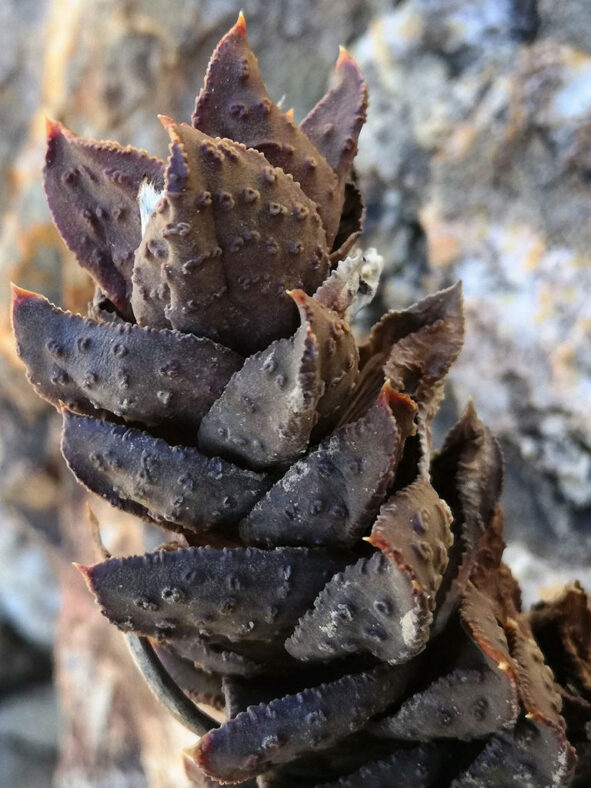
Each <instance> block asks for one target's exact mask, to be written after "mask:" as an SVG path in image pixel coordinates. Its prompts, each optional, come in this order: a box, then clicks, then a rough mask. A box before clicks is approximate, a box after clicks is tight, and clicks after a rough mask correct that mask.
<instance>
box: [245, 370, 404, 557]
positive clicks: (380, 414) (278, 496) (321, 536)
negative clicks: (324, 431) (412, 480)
mask: <svg viewBox="0 0 591 788" xmlns="http://www.w3.org/2000/svg"><path fill="white" fill-rule="evenodd" d="M414 414H415V406H414V405H413V403H412V402H411V400H409V399H408V397H401V396H400V395H398V394H396V392H394V391H392V389H391V388H390V387H389V386H387V385H386V386H385V387H384V390H383V392H382V394H381V395H380V397H379V398H378V401H377V402H376V404H375V405H374V406H373V407H372V408H371V409H370V410H369V411H368V413H367V414H366V415H365V416H364V417H363V418H361V419H358V420H357V421H356V422H353V423H352V424H348V425H346V426H345V427H341V429H339V430H337V431H336V432H335V433H334V434H333V435H331V436H330V437H327V438H325V439H324V440H323V441H322V442H321V443H320V444H319V446H318V447H317V448H316V449H315V450H313V451H311V452H310V453H309V454H308V455H307V456H306V457H305V458H304V459H302V460H300V461H298V462H297V463H295V464H294V465H292V466H291V468H290V469H289V470H288V471H287V473H286V474H285V476H283V478H282V479H280V480H279V481H278V482H277V483H276V484H275V485H274V486H273V487H272V488H271V489H270V491H269V492H268V494H267V495H266V496H265V497H264V498H262V499H261V500H260V501H259V503H258V504H257V505H256V506H255V507H254V508H253V509H252V511H251V513H250V514H249V515H248V517H247V518H246V519H245V520H244V521H243V523H242V524H241V526H240V535H241V537H242V539H243V540H244V541H245V542H246V543H247V544H259V545H263V546H266V547H271V546H273V545H278V544H293V545H297V544H304V545H332V546H334V547H342V548H343V547H344V548H347V547H351V546H353V545H354V544H355V542H357V541H359V539H360V538H361V537H362V536H363V534H364V532H366V530H367V528H368V526H369V525H370V524H371V522H372V520H373V518H374V517H375V515H376V513H377V511H378V508H379V506H380V503H381V502H382V500H383V499H384V496H385V495H386V493H387V490H388V487H389V485H390V484H391V482H392V479H393V476H394V472H395V470H396V466H397V464H398V462H399V460H400V457H401V456H402V449H403V447H404V441H405V439H406V437H407V436H408V434H409V433H410V432H411V431H412V429H413V418H414Z"/></svg>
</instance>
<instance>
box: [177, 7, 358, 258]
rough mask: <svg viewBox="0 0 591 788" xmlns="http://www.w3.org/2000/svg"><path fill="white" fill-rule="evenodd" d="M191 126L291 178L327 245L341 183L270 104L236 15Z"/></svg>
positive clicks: (334, 230) (215, 55)
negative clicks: (254, 153) (243, 148)
mask: <svg viewBox="0 0 591 788" xmlns="http://www.w3.org/2000/svg"><path fill="white" fill-rule="evenodd" d="M192 120H193V125H194V126H195V128H197V129H200V131H203V132H205V133H206V134H209V135H210V136H212V137H227V138H229V139H232V140H236V141H237V142H242V143H244V144H245V145H247V146H248V147H249V148H256V149H257V150H259V151H261V153H263V154H264V155H265V157H266V159H267V160H268V161H269V162H270V163H271V164H272V165H273V166H274V167H280V168H281V169H282V170H283V171H284V172H286V173H289V174H290V175H293V177H294V180H296V181H297V182H298V183H299V184H300V186H301V187H302V189H303V191H304V193H305V194H306V195H307V196H308V197H309V198H310V199H311V200H312V201H313V202H314V203H315V204H316V205H317V206H318V210H319V211H320V215H321V216H322V221H323V225H324V228H325V230H326V238H327V243H328V247H329V248H331V247H332V242H333V240H334V238H335V235H336V233H337V228H338V226H339V219H340V216H341V211H342V208H343V200H344V183H339V179H338V177H337V175H336V173H335V172H334V171H333V170H332V168H331V166H330V165H329V164H328V162H327V161H326V159H325V158H324V157H323V156H322V154H321V153H320V151H319V150H318V149H317V148H316V146H315V145H314V144H313V143H312V142H311V141H310V139H309V138H308V136H307V135H306V134H304V132H303V131H301V130H300V129H299V127H298V126H296V124H295V123H294V122H293V120H292V119H291V118H290V117H289V116H287V115H285V114H284V113H282V112H281V110H280V109H279V107H278V106H277V105H276V104H275V103H274V102H273V101H272V100H271V98H270V97H269V94H268V92H267V88H266V87H265V83H264V82H263V79H262V76H261V73H260V71H259V67H258V63H257V59H256V57H255V55H254V53H253V52H252V50H251V49H250V47H249V45H248V39H247V36H246V23H245V21H244V17H243V16H240V17H239V19H238V22H237V23H236V24H235V25H234V27H233V28H232V29H231V30H230V31H229V32H228V33H227V34H226V35H225V36H224V37H223V38H222V40H221V41H220V43H219V44H218V46H217V47H216V49H215V51H214V53H213V55H212V57H211V60H210V62H209V67H208V69H207V75H206V77H205V85H204V87H203V89H202V90H201V93H200V94H199V96H198V98H197V102H196V104H195V112H194V113H193V118H192Z"/></svg>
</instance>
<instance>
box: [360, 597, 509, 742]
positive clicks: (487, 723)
mask: <svg viewBox="0 0 591 788" xmlns="http://www.w3.org/2000/svg"><path fill="white" fill-rule="evenodd" d="M461 618H462V622H463V624H464V627H465V631H466V633H467V635H468V637H469V638H470V640H469V641H468V642H467V643H466V645H465V646H464V648H463V650H462V652H461V654H460V657H459V659H458V660H457V663H456V666H455V667H454V669H453V670H452V671H451V672H449V673H446V674H445V675H443V676H441V677H440V678H438V679H436V680H435V681H434V682H432V683H431V684H429V685H428V686H427V687H426V688H425V689H423V690H420V691H418V692H415V693H414V694H413V695H412V696H411V697H410V698H409V699H408V700H406V701H405V702H404V703H403V704H402V706H401V707H400V708H399V709H398V710H397V712H396V713H395V714H394V715H393V716H391V717H387V718H385V719H384V720H381V721H380V722H379V723H377V724H376V725H374V726H373V727H372V732H373V733H377V734H378V735H381V736H389V737H392V738H394V739H410V740H411V741H417V740H418V741H429V740H430V739H443V738H452V739H460V740H470V739H477V738H482V737H484V736H488V735H490V734H491V733H495V732H497V731H500V730H501V729H503V728H509V727H512V726H513V725H514V724H515V721H516V719H517V716H518V714H519V703H518V700H517V689H516V670H515V665H514V663H513V660H512V659H511V656H510V655H509V647H508V645H507V640H506V638H505V635H504V633H503V630H502V629H501V627H500V626H499V624H498V623H497V621H496V618H495V616H494V613H493V608H492V603H491V601H490V600H489V599H487V597H485V596H484V595H482V594H481V593H480V592H479V591H477V590H476V589H475V588H474V586H471V585H470V584H469V586H468V589H467V591H466V594H465V596H464V599H463V600H462V608H461Z"/></svg>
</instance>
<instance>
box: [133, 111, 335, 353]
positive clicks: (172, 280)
mask: <svg viewBox="0 0 591 788" xmlns="http://www.w3.org/2000/svg"><path fill="white" fill-rule="evenodd" d="M163 123H164V124H165V126H166V128H167V130H168V132H169V134H170V136H171V140H172V142H171V146H170V151H171V152H170V157H169V159H168V165H167V170H166V191H165V193H164V196H163V197H162V198H161V199H160V201H159V203H158V204H157V206H156V210H155V211H154V213H153V214H152V215H151V217H150V219H149V221H148V224H147V227H146V232H145V234H144V238H143V240H142V243H141V245H140V247H139V249H138V251H137V253H136V257H135V264H134V273H133V298H132V303H133V309H134V313H135V315H136V317H137V319H138V322H139V323H141V324H145V325H151V326H154V327H160V328H162V327H167V326H172V327H173V328H178V329H179V330H181V331H184V332H187V333H195V334H197V335H199V336H208V337H210V338H211V339H214V340H216V341H220V342H221V343H222V344H224V345H226V346H227V347H232V348H233V349H236V350H239V351H240V352H241V353H244V354H248V353H252V352H253V351H255V350H259V349H260V348H262V347H265V346H266V345H268V343H269V342H270V341H271V340H273V339H276V338H277V337H281V336H288V335H289V334H290V333H291V332H292V331H293V330H294V328H295V314H296V313H295V310H294V308H293V304H292V302H291V299H290V298H289V296H288V295H287V294H286V292H285V291H287V290H290V289H293V288H302V289H304V290H305V291H306V292H310V293H311V292H314V290H315V289H316V288H317V287H318V286H319V285H320V283H321V282H322V281H323V279H324V278H325V277H326V274H327V273H328V265H329V263H328V255H327V247H326V242H325V239H324V230H323V228H322V224H321V221H320V217H319V215H318V212H317V211H316V206H315V205H314V203H313V202H311V201H310V200H309V199H308V198H307V197H306V196H305V195H304V193H303V192H302V190H301V189H300V187H299V185H298V184H297V183H295V181H294V180H293V178H291V176H288V175H286V174H285V173H284V172H283V171H282V170H279V169H277V168H274V167H271V166H270V165H269V162H268V161H267V160H266V159H265V157H264V156H262V155H261V154H260V153H258V152H257V151H255V150H247V149H246V148H245V147H244V146H243V145H239V144H237V143H235V142H232V141H230V140H220V139H212V138H210V137H208V136H207V135H206V134H203V133H202V132H200V131H197V130H196V129H193V128H191V127H190V126H187V125H185V124H181V125H177V124H175V123H174V122H173V121H172V120H170V119H167V118H166V119H164V120H163Z"/></svg>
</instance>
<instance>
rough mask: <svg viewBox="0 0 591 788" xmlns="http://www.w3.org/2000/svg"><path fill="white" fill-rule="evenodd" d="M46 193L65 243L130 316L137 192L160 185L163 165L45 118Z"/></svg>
mask: <svg viewBox="0 0 591 788" xmlns="http://www.w3.org/2000/svg"><path fill="white" fill-rule="evenodd" d="M44 176H45V193H46V194H47V200H48V202H49V207H50V209H51V213H52V215H53V220H54V222H55V224H56V226H57V228H58V230H59V231H60V233H61V235H62V237H63V239H64V240H65V242H66V243H67V245H68V247H69V248H70V249H71V250H72V251H73V252H74V254H75V255H76V257H77V258H78V262H79V263H80V265H81V266H82V267H83V268H85V269H86V270H87V271H88V272H89V273H90V274H91V275H92V276H93V277H94V279H95V280H96V281H97V282H98V284H99V285H100V287H101V288H102V289H103V290H104V292H105V293H106V294H107V295H108V296H109V298H110V299H111V301H112V302H113V303H114V304H115V306H116V307H117V308H118V309H119V310H120V311H121V313H122V314H124V315H125V316H126V317H128V318H129V317H131V316H132V312H131V308H130V298H131V272H132V268H133V254H134V252H135V250H136V249H137V247H138V246H139V243H140V240H141V225H140V210H139V207H138V203H137V193H138V190H139V187H140V184H141V183H142V181H144V179H148V180H149V181H151V182H154V183H155V184H156V188H162V176H163V164H162V162H161V161H159V160H158V159H155V158H153V157H151V156H148V154H147V153H145V152H144V151H140V150H136V149H135V148H131V147H127V148H122V147H121V146H120V145H118V144H117V143H115V142H96V141H94V140H87V139H83V138H82V137H77V136H76V135H75V134H73V133H72V132H71V131H68V129H66V128H65V127H64V126H62V124H61V123H57V122H55V121H48V122H47V154H46V158H45V170H44Z"/></svg>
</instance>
